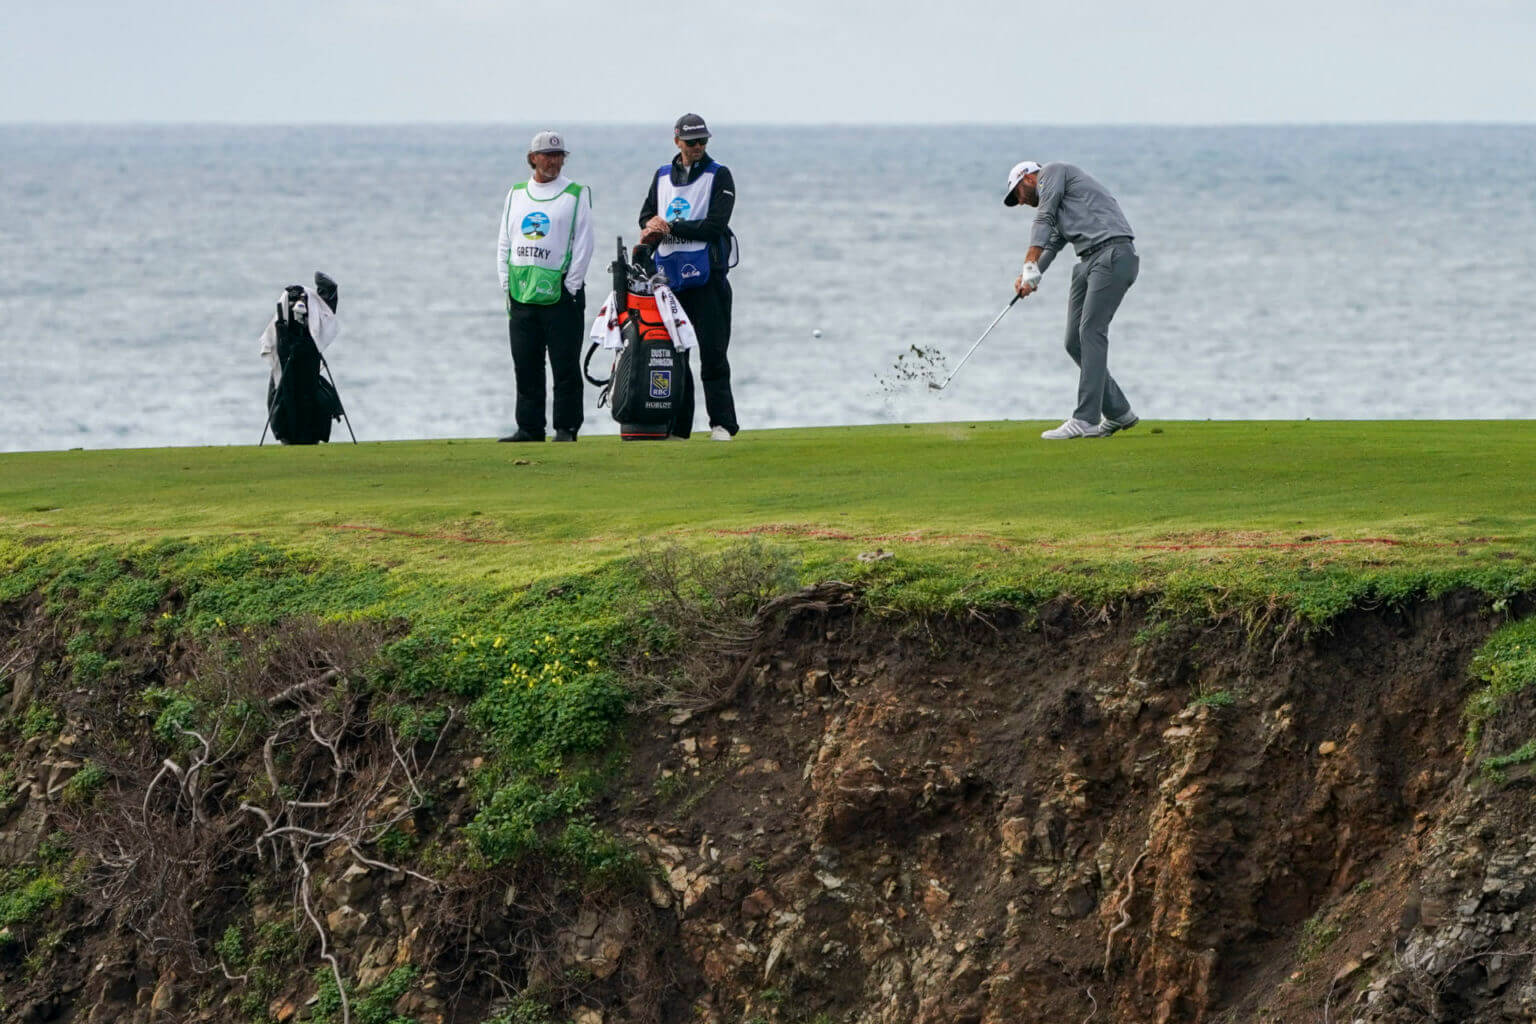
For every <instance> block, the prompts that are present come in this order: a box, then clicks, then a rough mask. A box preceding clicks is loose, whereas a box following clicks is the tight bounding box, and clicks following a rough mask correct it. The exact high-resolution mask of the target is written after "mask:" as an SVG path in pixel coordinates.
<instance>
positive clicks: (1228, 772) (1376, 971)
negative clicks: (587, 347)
mask: <svg viewBox="0 0 1536 1024" xmlns="http://www.w3.org/2000/svg"><path fill="white" fill-rule="evenodd" d="M1048 620H1049V617H1048ZM1492 624H1493V623H1492V620H1491V619H1489V618H1486V617H1485V616H1483V615H1482V614H1481V613H1480V612H1479V611H1478V609H1477V608H1476V607H1475V606H1472V605H1468V604H1466V603H1465V602H1458V601H1455V600H1449V601H1446V602H1443V603H1441V604H1436V605H1426V606H1424V607H1422V608H1420V609H1417V610H1416V611H1415V612H1413V613H1412V614H1408V615H1368V614H1357V615H1352V616H1350V617H1348V620H1347V621H1345V622H1342V623H1340V624H1338V625H1337V626H1336V627H1335V628H1334V629H1333V630H1332V631H1331V633H1329V634H1325V635H1322V636H1319V637H1316V638H1313V639H1311V640H1302V639H1292V640H1288V641H1287V642H1285V643H1283V644H1281V645H1279V646H1278V647H1277V646H1275V642H1274V641H1275V638H1274V637H1273V636H1270V637H1267V638H1265V639H1264V641H1263V642H1257V643H1256V642H1253V638H1251V637H1248V636H1247V635H1246V634H1244V632H1243V631H1242V630H1241V629H1239V628H1237V627H1235V626H1231V627H1220V626H1206V627H1203V628H1201V629H1198V630H1197V629H1193V628H1191V629H1189V630H1187V631H1180V632H1177V633H1175V634H1171V635H1168V636H1166V637H1165V638H1163V639H1162V640H1161V641H1154V642H1151V643H1140V642H1137V639H1136V632H1137V629H1136V627H1137V625H1138V623H1137V622H1136V621H1135V619H1134V616H1130V617H1127V618H1125V619H1123V620H1116V619H1114V618H1112V617H1111V618H1109V619H1108V620H1107V621H1104V620H1100V621H1097V622H1073V621H1070V616H1068V617H1066V618H1065V619H1062V618H1058V619H1056V620H1055V625H1054V627H1047V628H1043V629H1038V630H1031V629H1011V630H1010V629H1007V628H1002V629H1000V630H999V631H996V632H994V631H993V630H991V629H990V628H981V627H974V628H968V629H965V630H956V631H955V632H953V633H952V634H950V635H949V636H947V637H946V639H945V641H944V642H943V643H944V646H945V648H947V649H946V650H945V651H944V653H942V654H939V655H937V656H935V655H934V654H933V653H931V648H929V645H928V643H927V642H926V638H925V642H924V643H922V644H918V643H915V642H912V641H910V640H904V639H901V638H898V637H895V636H892V635H890V634H888V633H882V632H880V631H878V630H872V631H870V632H869V633H867V634H865V633H860V632H858V631H857V630H856V629H854V628H853V627H852V625H851V623H849V622H848V621H847V620H841V621H840V620H838V619H836V618H835V617H834V618H832V619H831V620H830V621H829V620H826V619H818V620H817V621H815V622H803V623H801V624H800V627H799V629H798V630H791V632H790V633H789V634H788V635H787V636H785V637H784V638H783V640H782V642H781V643H780V645H779V648H778V650H776V651H775V652H772V653H771V655H770V656H769V657H767V658H766V659H765V660H764V663H763V664H762V665H761V666H759V668H758V673H757V678H758V679H759V682H760V685H759V686H758V687H757V688H756V689H755V690H754V691H752V692H751V693H750V694H748V695H746V696H745V697H744V698H743V700H742V701H741V702H740V703H739V705H738V706H736V707H734V708H732V709H731V710H730V711H729V712H728V714H729V716H730V717H729V718H727V717H726V716H725V715H690V716H688V717H687V718H685V719H682V720H679V721H675V722H673V723H671V728H666V727H662V728H660V729H656V728H655V727H654V726H653V731H652V741H651V743H652V747H653V749H655V750H656V751H657V752H658V759H657V760H656V761H654V762H652V761H650V760H649V759H648V758H647V757H644V756H642V757H640V758H637V763H640V764H647V765H649V769H648V770H649V771H650V772H652V773H654V772H657V771H669V772H673V773H676V774H678V775H679V776H680V777H681V778H682V779H684V780H685V781H686V783H687V785H686V786H685V787H681V788H683V789H684V790H685V794H686V795H685V796H684V797H682V798H681V799H679V800H677V801H675V802H674V803H675V806H671V807H669V806H667V805H666V804H665V802H662V801H655V802H653V803H652V804H651V805H648V806H646V807H645V808H643V810H644V812H645V814H646V817H645V818H644V819H643V827H644V828H645V829H646V831H647V834H648V836H649V842H650V846H651V848H652V849H653V850H655V851H656V853H657V858H658V862H659V864H660V869H661V870H662V871H664V872H666V873H667V874H668V877H669V878H670V879H671V880H672V889H673V891H674V892H677V893H679V894H681V893H682V892H683V887H682V886H683V883H684V882H685V881H686V880H688V879H692V878H696V877H706V876H708V877H715V878H717V882H716V883H715V885H714V886H712V887H711V888H712V893H711V896H710V898H708V899H704V900H699V901H697V902H693V903H689V902H688V901H687V900H684V901H682V902H681V903H680V904H678V905H677V906H676V907H675V912H677V913H679V914H680V916H681V918H682V920H683V933H682V934H683V937H684V950H685V952H686V955H687V956H688V957H689V959H690V960H691V961H692V962H694V963H696V964H698V965H699V967H700V970H701V973H702V974H703V976H704V978H705V979H706V982H707V985H706V986H705V988H706V989H707V994H703V995H701V997H700V999H701V1001H700V1003H699V1007H700V1012H704V1011H705V1009H706V1008H707V1007H716V1008H721V1009H725V1010H727V1011H728V1012H727V1013H726V1016H727V1018H728V1019H730V1018H731V1017H732V1016H733V1015H741V1016H743V1017H745V1018H748V1019H750V1018H751V1017H752V1016H753V1015H761V1016H763V1017H764V1018H765V1019H771V1020H774V1019H783V1020H795V1019H806V1018H808V1017H810V1016H811V1015H813V1014H815V1013H827V1014H829V1015H830V1018H831V1019H834V1020H848V1021H855V1022H859V1024H876V1022H880V1024H885V1022H890V1024H895V1022H898V1021H900V1022H909V1021H917V1022H924V1024H940V1022H944V1024H969V1022H976V1024H1002V1022H1005V1021H1006V1022H1020V1021H1041V1022H1045V1021H1053V1022H1054V1021H1063V1020H1085V1019H1089V1018H1090V1016H1095V1017H1096V1019H1099V1020H1111V1021H1123V1022H1127V1024H1130V1022H1146V1021H1157V1022H1196V1024H1198V1022H1203V1021H1215V1020H1217V1019H1220V1020H1223V1021H1239V1020H1255V1021H1259V1020H1283V1021H1291V1020H1298V1021H1299V1020H1310V1019H1319V1020H1320V1019H1322V1015H1323V1009H1324V1004H1325V1002H1326V1003H1327V1004H1328V1006H1329V1012H1330V1014H1331V1015H1332V1019H1356V1018H1357V1019H1360V1020H1371V1021H1375V1020H1382V1021H1386V1020H1393V1021H1395V1020H1398V1019H1403V1020H1406V1019H1409V1018H1407V1017H1401V1018H1399V1017H1394V1016H1391V1014H1392V1013H1395V1012H1400V1007H1401V1006H1402V1005H1404V1004H1403V1000H1402V999H1398V998H1397V997H1396V996H1394V994H1393V993H1395V992H1397V990H1398V989H1399V988H1402V987H1403V986H1402V985H1401V984H1400V983H1399V982H1397V981H1394V980H1393V979H1394V978H1395V977H1396V976H1397V974H1398V973H1400V972H1401V971H1402V970H1410V971H1417V972H1418V976H1419V977H1420V978H1421V979H1424V978H1430V979H1441V978H1450V979H1452V980H1453V984H1452V985H1451V987H1452V988H1453V989H1454V993H1458V994H1456V995H1455V996H1454V998H1453V999H1452V998H1451V997H1450V995H1448V994H1447V993H1446V992H1442V993H1441V994H1440V995H1439V996H1437V997H1436V998H1437V999H1439V1000H1440V1002H1441V1003H1444V1004H1445V1005H1444V1006H1443V1007H1442V1008H1440V1009H1432V1010H1430V1011H1429V1012H1430V1013H1432V1014H1436V1013H1438V1014H1440V1016H1439V1017H1435V1018H1433V1019H1443V1020H1447V1021H1449V1020H1481V1019H1487V1020H1503V1019H1506V1018H1505V1017H1502V1016H1499V1015H1498V1014H1500V1013H1505V1012H1508V1013H1511V1014H1514V1015H1515V1016H1510V1017H1508V1019H1511V1020H1514V1019H1522V1020H1523V1019H1526V1018H1524V1017H1519V1016H1518V1015H1519V1013H1521V1012H1524V1011H1523V1010H1521V1009H1520V1007H1521V1006H1522V1005H1523V1004H1522V1003H1521V1002H1520V1000H1522V999H1526V1000H1529V999H1530V998H1531V997H1532V996H1533V994H1536V987H1533V982H1532V980H1531V979H1532V973H1531V962H1530V961H1531V959H1532V958H1531V957H1529V956H1523V955H1511V953H1513V952H1515V951H1516V950H1517V947H1519V946H1520V943H1519V942H1518V941H1517V940H1516V938H1515V936H1517V935H1518V934H1519V931H1520V928H1521V920H1522V919H1521V918H1520V916H1519V915H1520V913H1521V908H1523V907H1525V906H1526V903H1527V902H1528V901H1530V900H1532V899H1536V884H1530V883H1529V882H1528V880H1527V879H1528V877H1529V876H1528V875H1523V874H1521V872H1522V871H1525V870H1527V868H1526V867H1525V866H1524V865H1525V864H1526V861H1525V860H1524V859H1522V858H1524V857H1526V856H1527V852H1528V851H1532V847H1533V846H1536V815H1533V814H1532V813H1530V809H1529V808H1528V806H1527V803H1526V801H1525V800H1524V798H1522V797H1521V796H1519V795H1518V794H1516V793H1513V792H1510V791H1507V790H1498V789H1486V788H1482V787H1480V786H1479V785H1478V783H1477V780H1476V779H1475V777H1474V775H1473V774H1472V773H1471V772H1470V771H1469V768H1468V764H1467V763H1466V762H1464V759H1463V752H1462V750H1461V747H1460V744H1461V741H1462V736H1463V733H1462V722H1461V707H1462V704H1463V701H1464V698H1465V694H1466V689H1467V684H1466V679H1465V666H1466V662H1467V660H1468V658H1469V657H1470V654H1471V653H1472V652H1473V651H1474V650H1475V649H1476V647H1477V645H1478V644H1479V643H1480V642H1481V640H1482V638H1483V636H1485V635H1486V632H1487V630H1488V629H1489V628H1491V625H1492ZM657 724H658V725H659V724H660V723H657ZM706 748H709V749H716V748H717V749H719V750H720V751H721V754H720V755H719V757H718V758H717V759H711V760H703V759H699V760H690V753H691V752H694V751H699V750H703V749H706ZM663 750H667V751H672V752H680V754H681V756H672V757H668V756H666V755H664V754H662V753H661V752H662V751H663ZM765 764H766V765H779V766H781V767H779V768H778V769H777V770H774V769H772V768H765V767H764V765H765ZM642 784H643V780H641V779H637V781H636V788H637V789H638V788H640V787H641V786H642ZM1454 822H1460V824H1459V825H1455V824H1452V823H1454ZM1495 822H1497V825H1495V824H1494V823H1495ZM640 825H641V819H639V818H636V819H634V821H633V827H639V826H640ZM1478 828H1483V829H1488V828H1496V830H1497V832H1498V833H1499V834H1500V835H1504V836H1508V837H1509V841H1508V843H1507V844H1506V845H1508V846H1509V847H1510V849H1508V850H1506V851H1504V852H1503V853H1500V854H1498V855H1495V854H1494V853H1493V852H1492V851H1489V852H1488V853H1487V854H1486V855H1480V856H1479V858H1478V859H1477V860H1476V862H1475V864H1474V863H1470V862H1469V863H1466V864H1463V865H1462V866H1461V867H1460V868H1459V869H1458V868H1454V867H1451V866H1450V865H1452V864H1455V863H1457V862H1458V858H1459V860H1461V861H1466V860H1467V858H1468V852H1467V850H1468V848H1467V845H1466V844H1467V839H1466V835H1467V833H1468V832H1469V831H1471V832H1472V833H1474V834H1475V833H1476V830H1477V829H1478ZM1474 846H1475V844H1474ZM1516 848H1518V849H1516ZM1532 852H1536V851H1532ZM1426 858H1428V860H1429V862H1430V863H1433V864H1437V865H1442V866H1443V867H1444V870H1445V871H1446V872H1448V873H1449V874H1450V875H1453V876H1454V877H1455V878H1456V879H1459V880H1460V887H1459V888H1458V887H1457V885H1456V884H1453V883H1451V882H1444V883H1432V881H1431V880H1432V879H1434V878H1435V877H1436V875H1435V873H1434V871H1433V869H1426V865H1425V864H1424V861H1425V859H1426ZM1485 861H1486V866H1485ZM743 865H746V866H747V869H746V870H745V871H743V870H742V866H743ZM1529 870H1531V871H1536V867H1532V868H1530V869H1529ZM1478 872H1481V873H1480V874H1479V873H1478ZM1422 884H1431V887H1432V888H1433V886H1434V885H1439V886H1440V888H1443V889H1445V890H1446V891H1445V893H1444V894H1443V895H1439V896H1437V898H1438V899H1439V900H1440V902H1441V903H1442V904H1443V905H1445V906H1447V907H1449V908H1450V912H1449V914H1448V915H1442V918H1443V920H1441V921H1440V923H1439V924H1437V925H1436V926H1435V928H1434V930H1433V931H1425V930H1424V926H1423V925H1422V923H1420V924H1418V925H1415V926H1414V931H1413V934H1412V937H1411V938H1410V939H1408V940H1407V944H1406V946H1403V941H1404V940H1403V939H1402V938H1401V937H1400V936H1399V937H1397V938H1394V933H1393V924H1395V922H1396V921H1397V920H1398V917H1399V916H1400V914H1401V911H1402V908H1403V906H1404V904H1405V903H1406V902H1407V901H1408V900H1409V899H1410V897H1413V898H1418V890H1419V888H1420V887H1421V885H1422ZM1435 891H1437V892H1438V890H1435ZM1394 945H1397V946H1402V953H1401V956H1400V957H1399V956H1398V954H1397V951H1396V950H1394ZM1496 949H1497V950H1503V951H1504V952H1503V953H1502V954H1500V955H1480V956H1477V957H1476V958H1475V959H1474V960H1473V961H1471V962H1468V961H1466V960H1465V959H1464V958H1466V957H1467V956H1468V955H1469V954H1480V953H1483V952H1484V951H1491V950H1496ZM1415 958H1417V959H1415ZM1447 972H1450V973H1449V974H1448V973H1447ZM765 990H766V991H769V992H770V993H772V995H773V997H774V998H771V999H765V998H764V996H763V994H762V993H763V992H764V991H765ZM1394 1000H1396V1001H1394ZM1447 1000H1450V1001H1447ZM1456 1000H1459V1002H1457V1001H1456ZM1431 1002H1433V1000H1431ZM1453 1004H1454V1005H1453ZM1346 1007H1347V1008H1346ZM1422 1009H1423V1007H1418V1008H1416V1011H1415V1012H1418V1011H1420V1010H1422ZM796 1014H798V1015H799V1017H796V1016H795V1015H796ZM1348 1014H1354V1015H1355V1016H1354V1017H1353V1018H1350V1017H1348ZM1457 1014H1460V1016H1458V1015H1457ZM1480 1015H1485V1016H1480ZM1413 1019H1420V1018H1413Z"/></svg>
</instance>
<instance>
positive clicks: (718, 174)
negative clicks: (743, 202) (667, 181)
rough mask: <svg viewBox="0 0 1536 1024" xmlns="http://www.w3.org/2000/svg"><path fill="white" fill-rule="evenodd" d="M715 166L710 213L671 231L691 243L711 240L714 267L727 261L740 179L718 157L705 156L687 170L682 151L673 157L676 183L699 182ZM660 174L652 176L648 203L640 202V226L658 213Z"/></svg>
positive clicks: (677, 223) (675, 223)
mask: <svg viewBox="0 0 1536 1024" xmlns="http://www.w3.org/2000/svg"><path fill="white" fill-rule="evenodd" d="M712 167H713V168H715V182H714V184H713V185H711V186H710V189H709V213H708V214H706V215H705V216H704V217H702V218H700V219H699V220H675V221H673V222H672V226H671V228H670V229H668V230H669V233H670V234H671V235H672V237H673V238H681V239H683V240H685V241H690V242H709V243H711V245H710V247H709V258H710V262H711V264H713V265H714V266H716V267H718V266H722V265H723V262H724V245H723V244H722V243H723V242H724V240H725V239H727V238H728V237H729V235H730V223H731V211H732V210H733V209H734V208H735V206H736V181H735V179H734V178H732V177H731V171H730V168H728V167H724V166H722V165H720V164H717V163H715V161H714V158H713V157H710V156H707V155H706V156H705V158H704V159H703V160H696V161H694V163H693V166H691V167H689V168H688V169H687V170H686V171H685V170H683V158H682V154H678V155H677V156H675V157H673V158H672V183H673V184H674V185H687V184H689V183H690V182H693V181H697V180H698V178H699V175H701V174H703V173H704V172H705V171H708V170H709V169H710V168H712ZM657 177H658V175H655V174H652V175H651V187H650V189H649V190H648V191H647V192H646V193H645V202H644V203H641V204H640V227H641V228H642V229H643V228H644V227H645V222H646V221H648V220H650V219H651V218H652V217H654V216H656V179H657Z"/></svg>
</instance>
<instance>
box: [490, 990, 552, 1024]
mask: <svg viewBox="0 0 1536 1024" xmlns="http://www.w3.org/2000/svg"><path fill="white" fill-rule="evenodd" d="M485 1024H555V1017H554V1013H553V1012H552V1011H551V1010H550V1008H549V1007H548V1006H546V1005H545V1004H543V1003H541V1002H539V1001H538V1000H537V999H534V998H532V997H531V996H517V997H516V998H514V999H513V1000H512V1005H511V1006H509V1007H507V1008H506V1009H505V1010H502V1011H500V1012H499V1013H497V1014H496V1015H495V1016H492V1017H487V1018H486V1019H485Z"/></svg>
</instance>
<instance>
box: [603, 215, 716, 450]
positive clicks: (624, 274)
mask: <svg viewBox="0 0 1536 1024" xmlns="http://www.w3.org/2000/svg"><path fill="white" fill-rule="evenodd" d="M609 270H610V271H612V273H613V296H614V304H615V307H616V308H617V309H618V318H619V333H620V335H621V336H622V337H623V339H624V347H623V348H622V349H620V350H619V355H618V358H617V359H615V360H614V364H613V372H612V374H611V375H610V376H609V378H608V379H607V380H598V379H597V378H595V377H593V376H592V375H591V373H590V372H588V370H587V366H588V365H590V363H591V362H592V356H593V355H594V354H595V353H596V352H597V348H598V346H597V345H596V344H594V345H593V346H592V347H591V348H590V349H588V350H587V357H586V360H585V361H584V362H583V364H582V372H583V373H584V374H586V378H587V380H588V381H590V382H591V383H592V384H594V385H596V386H597V387H599V388H601V389H602V390H601V391H600V392H599V393H598V399H597V404H598V406H599V407H601V406H602V405H603V403H604V402H608V403H609V408H610V409H611V410H612V412H613V418H614V419H615V420H617V421H618V423H619V433H620V435H621V436H622V437H623V438H624V440H626V441H664V440H666V439H667V437H668V436H669V435H674V434H676V435H681V436H685V437H686V436H687V431H688V426H689V425H690V424H691V423H692V421H693V375H692V373H690V372H689V369H688V353H687V352H684V351H681V350H679V349H678V348H677V346H676V345H675V344H674V343H673V341H672V335H671V334H670V333H669V332H668V331H667V324H666V321H665V320H663V319H662V317H663V315H664V314H663V313H662V311H661V309H660V308H658V306H657V303H656V297H655V295H654V294H653V289H654V287H655V283H656V281H658V280H659V281H661V282H665V278H662V277H660V276H659V275H658V274H657V273H656V270H655V265H654V264H653V263H651V261H650V251H649V246H636V247H635V258H634V260H633V261H631V260H629V259H627V258H626V256H625V253H624V241H623V239H620V240H619V250H618V259H617V260H615V261H614V263H613V264H612V265H611V266H610V267H609Z"/></svg>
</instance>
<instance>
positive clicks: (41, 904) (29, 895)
mask: <svg viewBox="0 0 1536 1024" xmlns="http://www.w3.org/2000/svg"><path fill="white" fill-rule="evenodd" d="M66 892H67V890H66V888H65V886H64V883H63V882H61V881H60V880H59V879H57V878H55V877H53V876H52V875H39V874H38V873H37V872H36V871H34V870H32V869H30V868H11V869H9V870H7V871H4V872H0V927H10V926H11V925H18V924H25V923H27V922H28V921H30V920H32V919H33V918H35V917H37V916H38V915H40V914H42V913H44V912H45V911H48V910H51V909H53V908H54V907H56V906H58V905H59V904H60V903H61V902H62V901H63V899H64V895H65V893H66Z"/></svg>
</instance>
